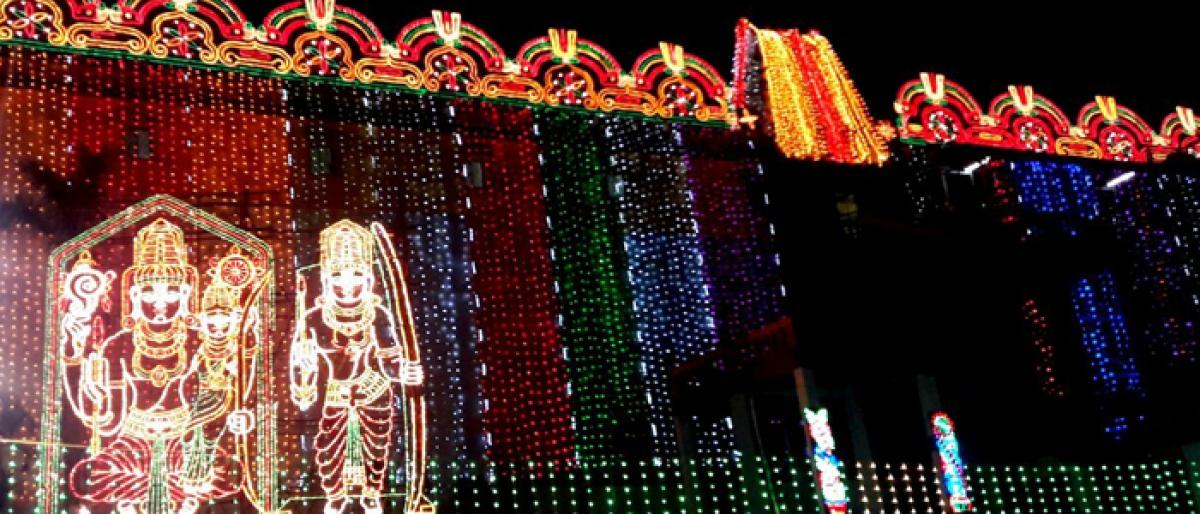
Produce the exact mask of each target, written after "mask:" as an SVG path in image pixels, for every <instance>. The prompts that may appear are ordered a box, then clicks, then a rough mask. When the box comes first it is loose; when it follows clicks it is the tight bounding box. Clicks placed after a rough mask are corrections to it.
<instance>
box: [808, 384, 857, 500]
mask: <svg viewBox="0 0 1200 514" xmlns="http://www.w3.org/2000/svg"><path fill="white" fill-rule="evenodd" d="M804 426H805V427H806V428H807V429H808V430H807V431H808V438H809V439H810V440H812V443H813V446H812V457H813V465H814V466H815V467H816V468H817V483H818V484H819V485H820V487H821V501H822V502H823V503H824V504H825V508H826V509H827V510H828V512H830V514H842V513H845V512H846V509H847V508H848V507H849V504H850V500H849V498H847V497H846V484H845V483H844V482H843V481H842V462H841V460H839V459H838V457H837V454H836V453H835V451H836V449H837V448H836V447H835V446H834V441H833V431H832V430H831V429H830V428H829V411H828V410H825V408H820V409H817V410H816V411H813V410H810V409H808V408H805V409H804Z"/></svg>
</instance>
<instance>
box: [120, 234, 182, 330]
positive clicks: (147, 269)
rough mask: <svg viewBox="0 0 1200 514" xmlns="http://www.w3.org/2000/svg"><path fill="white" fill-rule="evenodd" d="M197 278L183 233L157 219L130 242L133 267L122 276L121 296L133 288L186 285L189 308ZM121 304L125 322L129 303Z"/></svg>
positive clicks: (128, 311)
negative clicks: (189, 262) (188, 291)
mask: <svg viewBox="0 0 1200 514" xmlns="http://www.w3.org/2000/svg"><path fill="white" fill-rule="evenodd" d="M197 275H198V273H197V271H196V267H195V266H192V265H190V264H188V257H187V246H186V245H185V244H184V242H183V229H181V228H179V227H177V226H175V225H174V224H172V223H171V222H169V221H167V220H165V219H163V218H158V219H156V220H154V222H152V223H150V224H149V225H146V226H145V227H142V229H141V230H138V232H137V235H136V236H134V238H133V265H131V266H129V268H127V269H126V270H125V272H124V273H122V274H121V285H122V286H123V287H122V294H123V295H125V294H128V292H129V288H130V287H134V286H146V285H154V284H165V285H169V286H183V285H187V286H190V291H191V293H190V296H191V298H190V300H191V301H190V302H189V304H190V305H195V300H196V298H195V296H196V294H197V293H198V291H197V290H196V289H197V288H196V284H197V281H198V276H197ZM122 303H123V304H124V305H122V318H128V316H129V315H130V310H129V309H130V305H129V302H128V301H124V302H122Z"/></svg>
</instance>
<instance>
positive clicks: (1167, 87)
mask: <svg viewBox="0 0 1200 514" xmlns="http://www.w3.org/2000/svg"><path fill="white" fill-rule="evenodd" d="M234 1H237V2H238V4H239V5H240V6H241V7H242V8H243V9H244V10H245V11H246V15H247V16H248V17H249V18H250V19H251V20H253V21H255V22H258V21H260V20H262V19H263V15H265V14H266V13H267V11H269V10H270V9H272V8H273V7H275V5H277V4H276V3H275V2H271V1H263V0H240V1H239V0H234ZM339 4H340V5H345V6H348V7H351V8H354V9H357V10H359V11H361V12H363V13H365V14H367V16H368V17H370V18H371V19H372V20H374V21H375V22H376V23H377V24H378V25H379V28H380V30H381V31H383V33H384V35H385V36H386V37H389V38H392V37H395V35H396V34H397V32H398V31H399V29H400V27H402V26H403V25H404V24H406V23H408V22H409V21H411V20H413V19H415V18H417V17H421V16H428V13H429V11H430V10H431V9H435V8H436V9H449V10H457V11H459V12H462V13H463V17H464V19H465V20H467V21H470V22H471V23H474V24H475V25H477V26H479V27H480V28H482V29H483V30H484V31H486V32H487V33H488V34H490V35H491V36H492V37H493V38H495V39H496V40H497V41H498V42H499V43H500V45H501V46H502V47H503V48H504V49H505V51H506V52H509V53H515V52H516V51H517V49H518V48H519V47H520V46H521V45H522V44H523V43H524V42H525V41H527V40H529V39H532V38H534V37H538V36H542V35H545V30H546V29H547V28H549V27H562V28H574V29H576V30H578V31H579V32H580V36H581V37H584V38H587V39H591V40H592V41H595V42H596V43H599V44H600V45H601V46H604V47H605V48H607V49H608V50H609V51H610V52H612V53H613V55H614V56H616V58H617V60H618V61H619V62H620V63H621V65H622V66H624V67H628V66H630V65H632V63H633V60H634V59H635V58H636V57H637V56H638V55H639V54H641V53H642V52H643V51H645V50H647V49H649V48H653V47H655V46H657V42H658V41H660V40H666V41H672V42H675V43H680V44H682V45H684V47H685V48H686V49H687V50H688V51H689V52H692V53H695V54H697V55H699V56H701V57H703V58H704V59H706V60H708V61H709V62H710V63H712V64H713V66H715V67H716V68H717V69H718V70H719V71H720V72H721V73H722V74H723V75H725V76H726V77H728V75H729V73H730V71H729V70H730V63H731V59H732V54H733V27H734V24H735V23H736V22H737V20H738V18H740V17H743V16H745V17H748V18H750V20H751V21H753V22H754V23H755V24H757V25H759V26H760V27H768V28H789V27H800V28H803V29H805V30H808V29H816V30H818V31H820V32H822V33H824V34H825V35H826V37H828V38H829V39H830V41H831V42H832V44H833V46H834V48H835V49H836V50H837V51H838V52H839V54H840V55H841V56H842V59H843V61H844V62H845V64H846V67H847V68H848V69H849V71H850V73H851V75H852V76H853V78H854V80H855V81H856V82H857V84H858V85H859V88H860V89H861V91H862V93H863V96H864V97H865V98H866V100H867V102H868V103H869V104H870V106H871V110H872V113H873V114H874V115H875V116H876V117H880V118H886V119H892V116H893V113H892V108H891V104H892V100H893V99H894V98H895V95H896V91H897V90H898V88H899V87H900V85H901V84H902V83H904V82H905V81H907V80H909V79H911V78H915V77H916V76H917V73H919V72H921V71H940V72H942V73H945V74H946V76H947V77H948V78H950V79H951V80H954V81H957V82H959V83H960V84H962V85H963V86H964V87H965V88H966V89H967V90H968V91H970V92H971V93H972V94H974V95H975V96H976V100H978V101H979V102H980V103H981V104H983V107H984V108H986V107H987V103H988V102H990V101H991V99H992V98H993V97H994V96H995V95H997V94H999V93H1001V92H1003V91H1004V90H1005V87H1006V86H1007V85H1008V84H1012V83H1027V84H1030V85H1032V86H1034V89H1035V90H1036V91H1038V92H1040V93H1041V94H1044V95H1046V96H1047V97H1049V98H1050V99H1051V100H1054V101H1055V102H1056V103H1058V104H1059V106H1060V107H1062V108H1063V110H1064V111H1065V112H1066V113H1067V116H1068V117H1070V118H1071V119H1072V120H1074V118H1075V116H1076V114H1077V113H1078V111H1079V108H1080V107H1081V106H1082V105H1083V104H1085V103H1087V102H1088V101H1090V100H1091V99H1092V96H1093V95H1096V94H1106V95H1111V96H1115V97H1116V98H1117V101H1118V102H1120V103H1123V104H1125V105H1128V106H1129V107H1131V108H1133V109H1134V110H1135V111H1137V112H1138V113H1139V114H1140V115H1141V116H1142V117H1143V118H1145V120H1146V121H1147V123H1149V124H1150V125H1151V126H1152V127H1154V128H1155V129H1156V130H1157V129H1158V128H1159V124H1160V122H1161V121H1162V118H1163V117H1164V116H1166V115H1167V114H1168V113H1170V112H1172V111H1173V110H1174V106H1175V105H1180V104H1182V105H1188V106H1192V107H1194V108H1196V109H1197V110H1200V86H1198V85H1197V80H1196V74H1195V73H1194V72H1193V71H1192V67H1191V66H1190V64H1189V63H1190V62H1192V60H1194V59H1195V53H1196V50H1195V49H1196V48H1197V44H1196V41H1195V38H1194V36H1193V35H1192V34H1193V30H1192V29H1193V27H1192V25H1194V23H1191V22H1188V23H1182V20H1188V19H1190V18H1191V17H1190V16H1188V15H1186V14H1185V13H1182V12H1177V13H1175V14H1174V15H1173V14H1172V12H1171V11H1173V10H1174V9H1170V8H1165V7H1164V6H1162V5H1158V4H1155V9H1146V10H1143V11H1137V10H1132V9H1117V8H1108V7H1100V6H1098V5H1097V4H1094V3H1093V4H1092V5H1075V6H1070V8H1068V6H1065V5H1061V4H1058V5H1057V6H1056V7H1054V8H1052V9H1050V8H1047V7H1046V6H1047V5H1055V4H1056V3H1054V2H1043V3H1037V2H1031V3H1021V2H1010V3H1003V2H1002V3H986V4H976V5H973V6H972V7H970V8H968V7H964V6H963V5H962V4H959V3H954V2H938V1H932V2H903V3H897V4H893V5H884V6H878V5H867V2H849V1H843V2H825V3H816V2H801V1H794V0H784V1H779V0H775V1H764V0H739V1H734V2H728V3H720V2H716V3H711V0H710V1H706V2H701V1H699V0H696V1H693V2H652V1H644V2H630V1H624V0H614V1H608V2H559V3H555V4H535V3H530V2H521V3H516V2H500V1H495V2H478V1H476V2H470V1H456V0H435V1H428V0H420V1H403V2H401V1H394V0H390V1H387V2H384V1H380V0H339Z"/></svg>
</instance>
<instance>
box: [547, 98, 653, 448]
mask: <svg viewBox="0 0 1200 514" xmlns="http://www.w3.org/2000/svg"><path fill="white" fill-rule="evenodd" d="M535 123H536V130H535V133H536V135H537V139H538V141H539V143H540V144H541V147H542V154H541V157H540V159H541V163H542V174H543V177H544V180H545V186H546V205H547V214H548V216H549V218H548V223H549V225H550V229H551V230H550V232H551V236H552V242H553V246H552V252H551V255H552V256H553V259H554V270H555V278H556V288H557V291H558V297H559V305H560V309H561V316H562V330H563V340H564V341H563V342H564V346H565V348H566V351H567V364H568V369H569V370H570V377H571V392H572V401H573V408H574V418H575V419H574V423H575V430H576V434H577V439H578V448H579V454H580V458H581V459H582V460H584V461H585V462H586V461H598V460H600V459H608V458H619V457H621V456H623V455H624V456H647V455H648V454H649V452H650V449H651V429H650V425H649V405H648V401H649V399H650V396H652V395H653V394H654V392H651V394H650V395H647V393H646V389H645V387H644V385H643V384H644V381H643V376H642V368H641V365H640V363H641V353H640V352H639V348H638V346H636V342H635V339H634V338H635V335H636V334H635V331H636V329H635V327H634V318H633V309H632V296H631V292H630V289H629V274H628V273H629V272H628V271H627V269H628V268H627V262H626V261H627V259H626V256H625V244H624V240H623V235H622V229H621V212H620V206H619V205H618V201H617V197H616V193H617V191H618V190H619V189H620V188H621V187H622V186H621V184H620V183H619V180H618V178H619V177H617V176H615V175H613V174H611V173H610V172H609V169H608V166H606V164H605V162H604V154H603V153H602V151H601V145H602V141H603V140H602V139H601V137H602V136H603V133H604V125H603V123H601V122H600V121H599V120H597V119H596V118H594V117H590V116H580V115H575V114H570V113H564V112H560V111H538V112H537V113H536V115H535ZM657 392H658V393H661V392H662V391H657Z"/></svg>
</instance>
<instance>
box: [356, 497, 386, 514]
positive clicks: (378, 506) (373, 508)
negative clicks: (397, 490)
mask: <svg viewBox="0 0 1200 514" xmlns="http://www.w3.org/2000/svg"><path fill="white" fill-rule="evenodd" d="M358 503H359V504H360V505H362V509H363V514H383V502H381V501H379V498H377V497H376V498H371V497H364V498H362V499H360V500H358Z"/></svg>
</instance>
